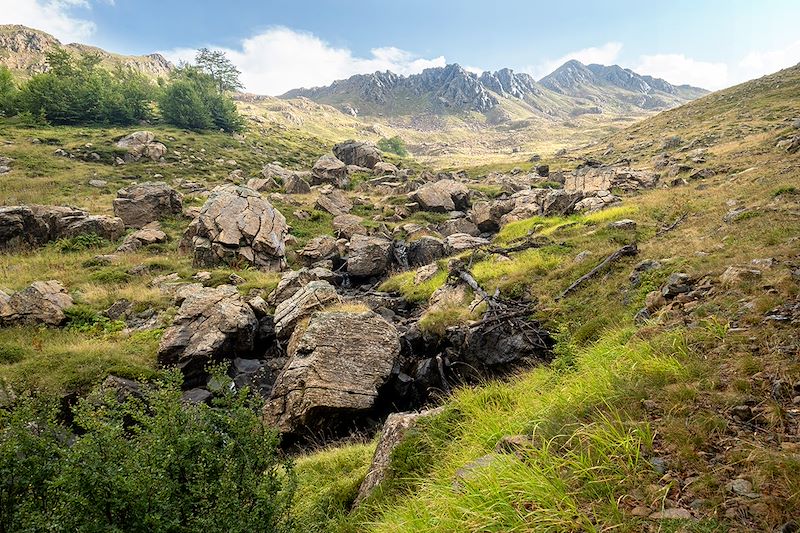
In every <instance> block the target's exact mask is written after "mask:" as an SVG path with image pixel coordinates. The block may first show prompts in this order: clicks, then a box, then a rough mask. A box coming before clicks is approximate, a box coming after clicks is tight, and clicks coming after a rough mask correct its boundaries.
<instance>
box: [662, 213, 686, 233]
mask: <svg viewBox="0 0 800 533" xmlns="http://www.w3.org/2000/svg"><path fill="white" fill-rule="evenodd" d="M688 216H689V214H688V213H684V214H682V215H681V216H679V217H678V218H677V219H675V222H673V223H672V224H670V225H669V226H664V227H662V228H661V229H660V230H658V231H657V232H656V236H657V237H658V236H659V235H664V234H665V233H667V232H668V231H672V230H674V229H675V228H676V227H677V226H678V224H680V223H681V222H683V221H684V220H686V217H688Z"/></svg>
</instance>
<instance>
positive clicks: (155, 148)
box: [117, 131, 167, 162]
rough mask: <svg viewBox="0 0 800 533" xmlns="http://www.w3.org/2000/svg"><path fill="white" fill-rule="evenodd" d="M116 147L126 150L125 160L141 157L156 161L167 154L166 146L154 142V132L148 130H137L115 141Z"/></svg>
mask: <svg viewBox="0 0 800 533" xmlns="http://www.w3.org/2000/svg"><path fill="white" fill-rule="evenodd" d="M117 148H124V149H125V150H127V153H126V154H125V157H124V160H125V161H126V162H132V161H139V160H140V159H142V158H147V159H151V160H153V161H158V160H160V159H161V158H162V157H164V156H165V155H167V147H166V146H164V144H162V143H160V142H156V140H155V134H154V133H153V132H150V131H137V132H134V133H131V134H130V135H126V136H125V137H123V138H122V139H120V140H119V141H117Z"/></svg>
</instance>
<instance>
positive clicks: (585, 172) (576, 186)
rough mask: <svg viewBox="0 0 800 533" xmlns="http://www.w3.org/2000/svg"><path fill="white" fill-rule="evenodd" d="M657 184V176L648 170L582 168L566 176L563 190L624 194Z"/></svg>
mask: <svg viewBox="0 0 800 533" xmlns="http://www.w3.org/2000/svg"><path fill="white" fill-rule="evenodd" d="M657 182H658V174H655V173H653V172H650V171H649V170H634V169H631V168H618V167H600V168H590V167H584V168H582V169H580V170H577V171H575V172H574V173H573V174H571V175H567V176H566V178H565V181H564V190H565V191H570V192H571V191H580V192H596V191H610V190H611V189H619V190H621V191H625V192H632V191H637V190H640V189H647V188H651V187H654V186H655V185H656V183H657Z"/></svg>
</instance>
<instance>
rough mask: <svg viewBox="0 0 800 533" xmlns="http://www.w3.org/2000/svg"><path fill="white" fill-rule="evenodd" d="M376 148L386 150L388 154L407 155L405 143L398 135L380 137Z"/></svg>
mask: <svg viewBox="0 0 800 533" xmlns="http://www.w3.org/2000/svg"><path fill="white" fill-rule="evenodd" d="M377 146H378V149H379V150H381V151H384V152H388V153H390V154H396V155H399V156H400V157H405V156H407V155H408V149H407V148H406V143H405V141H403V139H402V138H400V136H399V135H395V136H394V137H390V138H388V139H387V138H386V137H384V138H382V139H381V140H380V141H378V144H377Z"/></svg>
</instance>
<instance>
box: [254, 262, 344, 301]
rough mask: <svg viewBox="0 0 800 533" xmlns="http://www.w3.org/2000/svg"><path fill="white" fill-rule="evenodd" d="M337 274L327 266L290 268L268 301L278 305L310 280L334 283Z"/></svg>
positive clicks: (268, 297)
mask: <svg viewBox="0 0 800 533" xmlns="http://www.w3.org/2000/svg"><path fill="white" fill-rule="evenodd" d="M336 278H337V275H336V274H335V273H334V272H332V271H330V270H328V269H327V268H322V267H315V268H306V267H303V268H301V269H299V270H289V271H288V272H286V273H284V274H283V276H281V280H280V281H279V282H278V285H277V287H275V289H274V290H273V291H272V292H271V293H269V295H268V296H267V303H268V304H270V305H278V304H280V303H281V302H284V301H286V300H288V299H289V298H291V297H292V296H294V295H295V294H296V293H297V292H298V291H300V290H301V289H302V288H303V287H305V286H306V285H307V284H308V283H309V282H312V281H317V280H324V281H327V282H328V283H332V282H333V281H334V280H335V279H336Z"/></svg>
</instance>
